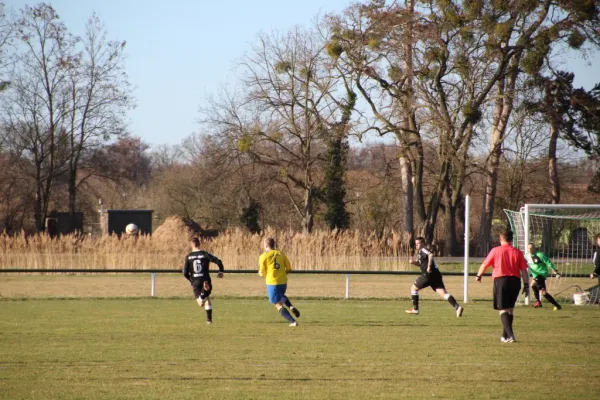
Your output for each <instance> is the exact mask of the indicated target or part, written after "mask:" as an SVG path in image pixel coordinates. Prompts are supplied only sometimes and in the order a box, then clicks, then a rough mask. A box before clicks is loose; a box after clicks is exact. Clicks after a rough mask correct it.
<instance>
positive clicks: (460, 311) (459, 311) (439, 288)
mask: <svg viewBox="0 0 600 400" xmlns="http://www.w3.org/2000/svg"><path fill="white" fill-rule="evenodd" d="M440 283H441V285H436V287H435V289H434V290H435V292H436V293H437V294H439V295H440V297H441V298H443V299H444V300H446V301H447V302H448V303H450V305H451V306H452V307H453V308H454V309H455V310H456V316H457V317H462V315H463V312H464V311H465V309H464V308H463V307H461V306H460V305H459V304H458V303H457V302H456V299H455V298H454V296H452V295H451V294H450V293H448V291H447V290H446V288H445V287H444V284H443V282H440ZM433 287H434V286H432V288H433Z"/></svg>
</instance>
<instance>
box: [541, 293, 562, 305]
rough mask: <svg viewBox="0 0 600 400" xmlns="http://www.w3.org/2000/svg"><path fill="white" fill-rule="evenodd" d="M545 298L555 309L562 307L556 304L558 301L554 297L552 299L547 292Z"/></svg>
mask: <svg viewBox="0 0 600 400" xmlns="http://www.w3.org/2000/svg"><path fill="white" fill-rule="evenodd" d="M544 298H545V299H546V300H548V301H549V302H550V303H552V305H553V306H554V307H560V305H559V304H558V303H557V302H556V300H554V297H552V295H551V294H550V293H548V292H546V294H545V295H544Z"/></svg>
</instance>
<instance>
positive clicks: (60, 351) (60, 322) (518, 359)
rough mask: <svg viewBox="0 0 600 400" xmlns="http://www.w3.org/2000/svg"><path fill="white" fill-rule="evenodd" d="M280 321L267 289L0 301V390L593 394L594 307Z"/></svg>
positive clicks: (108, 395) (384, 304)
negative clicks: (208, 314)
mask: <svg viewBox="0 0 600 400" xmlns="http://www.w3.org/2000/svg"><path fill="white" fill-rule="evenodd" d="M292 300H294V302H295V304H296V305H297V307H298V308H299V309H300V310H301V312H302V315H301V317H300V319H299V322H300V326H299V327H297V328H291V327H289V326H288V324H287V323H286V322H285V320H284V319H283V318H281V317H280V316H279V314H278V313H277V312H276V311H275V309H274V307H273V306H271V305H269V304H268V301H267V300H266V299H241V298H238V299H234V298H231V299H224V298H218V297H217V298H215V299H214V321H215V323H214V324H213V325H207V324H206V322H205V313H204V310H202V309H200V308H199V307H198V305H197V304H196V303H195V301H194V300H193V299H186V300H183V299H149V298H142V299H105V300H98V299H79V300H56V299H55V300H35V299H34V300H1V301H0V354H1V357H0V371H1V372H0V397H1V398H3V399H58V398H60V399H192V398H194V399H197V398H202V399H273V398H293V399H377V398H393V399H399V398H406V399H425V398H427V399H431V398H442V399H466V398H469V399H536V400H539V399H546V400H547V399H567V398H569V399H597V398H598V397H599V396H600V348H599V347H598V339H599V338H600V318H598V313H599V312H600V310H599V309H598V307H576V306H571V305H567V306H565V307H564V308H563V310H561V311H557V312H553V311H552V310H551V308H550V307H548V308H546V307H544V308H542V309H533V308H530V307H520V308H518V309H517V310H516V319H515V333H516V336H517V341H518V342H517V343H513V344H503V343H500V341H499V338H500V333H501V324H500V321H499V318H498V316H497V313H496V312H494V311H493V310H492V309H491V303H490V302H487V301H480V302H476V303H469V304H467V305H466V310H465V314H464V316H463V318H456V315H455V313H454V310H453V309H452V308H451V307H450V306H449V305H448V304H447V302H445V301H443V300H425V301H422V305H421V315H418V316H412V315H406V314H405V313H404V309H406V308H409V306H410V301H408V300H315V299H311V300H302V299H294V298H292Z"/></svg>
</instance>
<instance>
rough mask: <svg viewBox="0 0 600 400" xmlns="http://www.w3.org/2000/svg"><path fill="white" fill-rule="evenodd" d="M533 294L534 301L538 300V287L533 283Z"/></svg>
mask: <svg viewBox="0 0 600 400" xmlns="http://www.w3.org/2000/svg"><path fill="white" fill-rule="evenodd" d="M532 289H533V295H534V296H535V299H536V301H540V289H538V287H537V286H536V285H533V287H532Z"/></svg>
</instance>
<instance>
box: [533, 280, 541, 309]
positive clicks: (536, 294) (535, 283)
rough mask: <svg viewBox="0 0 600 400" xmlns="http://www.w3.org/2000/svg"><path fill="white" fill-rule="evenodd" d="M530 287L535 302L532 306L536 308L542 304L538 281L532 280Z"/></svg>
mask: <svg viewBox="0 0 600 400" xmlns="http://www.w3.org/2000/svg"><path fill="white" fill-rule="evenodd" d="M531 289H532V290H533V295H534V297H535V304H534V306H533V307H534V308H538V307H541V306H542V302H541V299H540V288H539V286H538V281H537V279H535V280H534V281H533V285H531Z"/></svg>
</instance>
